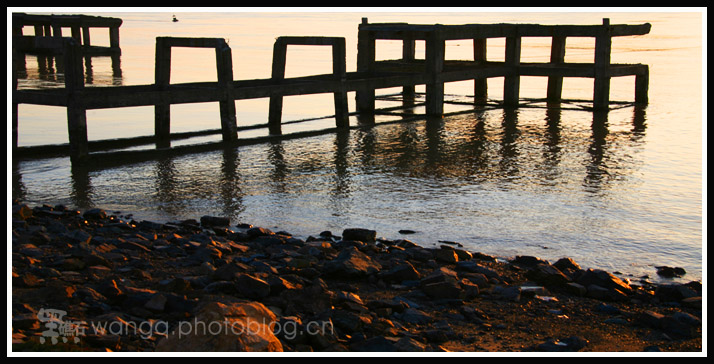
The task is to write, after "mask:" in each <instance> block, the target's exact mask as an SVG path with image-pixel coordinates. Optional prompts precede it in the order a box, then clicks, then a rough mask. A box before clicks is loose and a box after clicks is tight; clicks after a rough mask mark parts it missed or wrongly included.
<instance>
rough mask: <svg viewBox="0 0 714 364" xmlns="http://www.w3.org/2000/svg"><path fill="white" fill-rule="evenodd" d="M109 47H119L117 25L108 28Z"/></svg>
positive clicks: (117, 48)
mask: <svg viewBox="0 0 714 364" xmlns="http://www.w3.org/2000/svg"><path fill="white" fill-rule="evenodd" d="M109 48H112V49H116V50H120V48H119V27H111V28H109Z"/></svg>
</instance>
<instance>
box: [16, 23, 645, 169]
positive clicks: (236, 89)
mask: <svg viewBox="0 0 714 364" xmlns="http://www.w3.org/2000/svg"><path fill="white" fill-rule="evenodd" d="M40 28H41V27H40ZM36 29H37V28H36ZM117 29H118V28H117ZM649 31H650V24H641V25H611V24H610V21H609V19H603V23H602V25H586V26H579V25H552V26H551V25H538V24H467V25H440V24H435V25H411V24H403V23H383V24H369V23H368V22H367V20H366V18H365V19H363V22H362V24H360V26H359V32H358V54H357V72H346V65H345V54H346V49H345V39H344V38H338V37H279V38H277V40H276V43H275V44H274V51H273V74H272V77H271V78H270V79H264V80H238V81H236V80H234V79H233V69H232V61H231V59H232V55H231V49H230V47H229V46H228V44H227V42H226V41H225V40H224V39H219V38H173V37H158V38H157V39H156V60H155V70H156V72H155V75H156V80H155V83H154V84H152V85H139V86H121V87H119V86H117V87H92V88H86V87H84V86H85V81H84V79H83V75H84V72H83V69H82V68H83V67H82V65H81V61H80V58H81V55H82V47H81V44H78V42H77V41H76V39H73V38H59V37H57V39H58V40H62V41H61V42H59V43H61V47H62V48H63V52H64V57H65V58H66V59H65V62H66V63H67V67H66V68H67V69H66V74H65V88H64V89H52V90H18V89H17V86H15V90H14V91H13V107H14V112H13V134H14V135H15V138H14V139H13V148H14V150H15V151H22V152H24V151H27V150H36V149H35V148H26V147H23V148H18V147H17V138H16V135H17V128H18V116H17V105H18V104H19V103H29V104H39V105H54V106H64V107H66V108H67V123H68V131H69V145H68V148H66V149H65V151H64V152H66V150H69V155H70V157H71V158H72V160H73V161H81V162H85V161H86V160H87V159H90V157H92V154H95V153H92V154H90V153H89V150H90V146H93V147H94V146H96V145H99V144H101V143H96V142H95V143H90V142H89V141H88V139H87V117H86V111H87V110H91V109H103V108H119V107H136V106H154V110H155V135H154V136H153V137H143V138H142V137H139V138H135V139H133V140H131V141H128V143H137V142H138V143H144V144H146V142H147V141H149V142H153V143H155V145H156V149H155V150H154V151H150V152H149V153H150V154H151V155H153V156H155V155H157V154H164V155H171V153H176V152H178V153H181V152H182V151H181V150H178V151H177V150H176V148H175V147H171V140H172V139H174V137H176V135H174V134H172V133H171V132H170V106H171V105H172V104H182V103H200V102H217V103H218V104H219V109H220V119H221V129H220V133H221V134H222V142H223V144H224V145H223V146H220V147H219V148H222V147H224V146H225V145H234V146H235V145H239V144H240V143H241V141H240V140H238V135H237V133H238V131H239V128H238V126H237V123H236V110H235V101H236V100H243V99H254V98H266V97H267V98H270V110H269V115H268V123H267V124H265V125H262V127H267V128H268V129H269V132H270V134H271V136H274V137H275V136H280V135H281V134H282V131H281V126H282V125H284V124H285V123H284V122H283V121H282V120H281V116H282V115H281V112H282V99H283V97H285V96H293V95H308V94H325V93H332V94H334V102H335V105H334V109H335V114H334V116H332V117H333V118H334V120H335V129H337V130H341V129H347V128H350V125H349V116H350V113H349V112H348V110H347V92H353V91H354V92H355V93H356V95H355V96H356V104H357V112H356V115H357V117H358V119H359V120H360V121H363V122H369V121H370V120H372V119H374V116H375V115H377V114H378V113H380V112H381V111H380V110H378V109H377V108H376V107H375V103H376V100H377V99H378V98H377V97H375V90H376V89H387V88H392V87H402V88H403V93H402V95H403V97H404V98H405V99H409V98H411V97H412V96H413V95H415V93H414V86H415V85H425V88H426V93H425V97H424V102H423V103H420V104H421V105H422V106H423V108H424V109H425V113H423V114H422V115H421V116H422V117H443V115H444V114H445V113H444V104H445V101H446V100H445V96H446V95H445V94H444V85H445V83H448V82H457V81H465V80H473V81H474V98H473V99H474V100H473V101H472V102H471V106H472V107H475V108H478V107H479V106H481V105H482V104H483V100H484V99H486V97H487V89H486V80H487V79H488V78H494V77H499V78H503V79H504V92H503V100H502V101H499V102H496V103H495V105H496V106H497V107H500V108H506V109H509V108H514V109H515V108H519V107H524V106H527V102H526V103H525V104H524V102H523V101H524V100H522V99H521V98H520V96H519V88H520V77H521V76H542V77H547V78H548V89H547V98H546V99H545V100H547V101H548V102H553V103H560V102H565V101H566V100H563V99H562V98H561V92H562V81H563V78H564V77H583V78H592V79H593V80H594V91H593V99H592V101H591V104H592V106H591V107H589V109H590V110H598V111H599V110H609V109H610V105H611V104H615V103H614V102H612V101H611V100H610V99H609V92H610V79H611V78H612V77H621V76H634V77H635V102H636V103H638V104H646V103H647V102H648V100H647V91H648V82H649V68H648V66H647V65H642V64H614V63H611V62H610V53H611V47H612V45H611V42H612V37H617V36H632V35H642V34H647V33H649ZM117 34H118V31H117ZM523 37H550V38H551V41H552V43H551V57H550V61H549V62H544V63H526V62H521V59H520V58H521V57H520V53H521V40H522V38H523ZM568 37H591V38H594V39H595V47H594V62H593V63H568V62H565V61H564V56H565V42H566V39H567V38H568ZM45 38H47V37H45ZM53 38H54V37H53ZM491 38H505V40H506V47H505V50H506V51H505V61H504V62H496V61H490V60H488V58H487V57H486V49H487V47H486V42H487V40H488V39H491ZM15 39H16V37H13V46H14V43H15ZM378 39H393V40H401V41H402V44H403V46H402V47H403V58H402V59H399V60H386V61H377V59H376V55H375V54H376V43H375V42H376V40H378ZM460 39H471V40H473V46H474V60H473V61H462V60H446V59H445V44H446V42H447V41H451V40H460ZM416 41H424V42H425V44H426V50H425V59H416V58H415V52H414V49H415V42H416ZM59 43H58V44H59ZM288 45H311V46H330V47H332V63H333V72H332V73H331V74H324V75H314V76H306V77H296V78H289V79H288V78H285V74H284V72H285V62H286V59H285V57H286V49H287V46H288ZM57 47H59V46H57ZM173 47H199V48H214V49H215V52H216V71H217V76H218V82H198V83H183V84H171V83H170V82H169V80H170V74H171V48H173ZM16 84H17V81H16V78H15V85H16ZM492 105H494V103H492ZM296 136H297V137H299V136H300V135H291V136H288V137H296ZM179 137H184V136H179ZM117 142H126V141H110V143H109V145H110V146H109V148H111V146H113V145H116V143H117ZM100 148H108V147H107V145H104V146H102V147H100ZM199 148H204V146H199ZM214 148H216V147H215V146H214ZM93 149H94V148H93ZM184 149H185V148H184ZM199 150H200V149H199ZM157 152H158V153H157ZM95 156H96V158H93V159H104V158H106V153H100V154H98V155H95Z"/></svg>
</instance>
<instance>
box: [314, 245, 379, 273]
mask: <svg viewBox="0 0 714 364" xmlns="http://www.w3.org/2000/svg"><path fill="white" fill-rule="evenodd" d="M381 269H382V266H381V265H380V264H379V263H378V262H376V261H374V260H373V259H372V258H370V257H369V256H368V255H366V254H364V253H362V252H360V251H359V250H357V249H356V248H354V247H349V248H346V249H344V250H342V251H341V252H340V254H339V255H338V256H337V258H335V259H334V260H332V261H329V262H327V263H325V265H324V270H325V273H327V274H336V275H340V276H344V277H350V278H358V277H365V276H368V275H371V274H375V273H377V272H379V271H380V270H381Z"/></svg>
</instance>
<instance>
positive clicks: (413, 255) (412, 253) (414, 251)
mask: <svg viewBox="0 0 714 364" xmlns="http://www.w3.org/2000/svg"><path fill="white" fill-rule="evenodd" d="M404 252H405V253H406V255H407V257H408V258H409V259H413V260H416V261H419V262H426V261H428V260H430V259H433V258H434V254H433V253H432V252H431V250H429V249H425V248H422V247H418V246H416V247H411V248H406V249H405V250H404Z"/></svg>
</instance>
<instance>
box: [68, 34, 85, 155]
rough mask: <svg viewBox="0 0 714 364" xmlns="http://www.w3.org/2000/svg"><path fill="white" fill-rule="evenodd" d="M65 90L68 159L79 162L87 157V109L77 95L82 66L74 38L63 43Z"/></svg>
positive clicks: (82, 88)
mask: <svg viewBox="0 0 714 364" xmlns="http://www.w3.org/2000/svg"><path fill="white" fill-rule="evenodd" d="M64 57H65V89H66V91H67V131H68V134H69V155H70V159H71V160H72V161H73V162H75V161H81V160H83V159H86V158H87V157H88V156H89V143H88V140H87V109H86V108H85V107H84V106H83V105H82V99H81V97H80V96H79V95H78V93H79V92H81V91H82V90H84V66H83V64H82V51H81V47H80V44H79V42H77V41H76V39H74V38H69V39H66V40H65V42H64Z"/></svg>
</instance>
